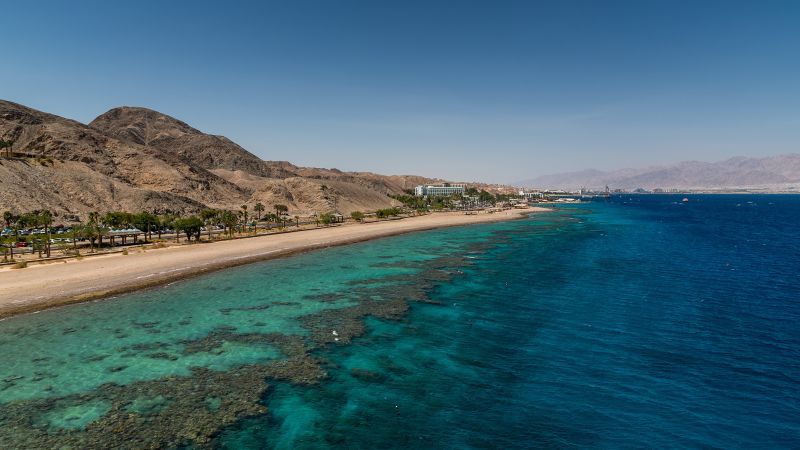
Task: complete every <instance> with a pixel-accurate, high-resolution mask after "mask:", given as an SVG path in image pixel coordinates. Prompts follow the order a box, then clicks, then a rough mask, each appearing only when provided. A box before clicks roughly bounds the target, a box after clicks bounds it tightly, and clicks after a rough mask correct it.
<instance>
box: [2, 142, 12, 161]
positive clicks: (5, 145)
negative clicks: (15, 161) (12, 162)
mask: <svg viewBox="0 0 800 450" xmlns="http://www.w3.org/2000/svg"><path fill="white" fill-rule="evenodd" d="M0 149H6V157H8V158H10V157H11V142H9V141H5V140H2V139H0Z"/></svg>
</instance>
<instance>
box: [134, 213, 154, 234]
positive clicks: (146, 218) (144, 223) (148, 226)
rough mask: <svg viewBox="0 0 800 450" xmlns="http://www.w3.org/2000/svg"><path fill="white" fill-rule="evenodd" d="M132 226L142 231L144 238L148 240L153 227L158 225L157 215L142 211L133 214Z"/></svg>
mask: <svg viewBox="0 0 800 450" xmlns="http://www.w3.org/2000/svg"><path fill="white" fill-rule="evenodd" d="M133 226H134V227H136V228H137V229H139V230H141V231H143V232H144V236H145V240H150V238H151V237H152V231H153V228H156V227H157V226H158V217H157V216H156V215H155V214H151V213H149V212H147V211H142V212H140V213H137V214H135V215H134V216H133Z"/></svg>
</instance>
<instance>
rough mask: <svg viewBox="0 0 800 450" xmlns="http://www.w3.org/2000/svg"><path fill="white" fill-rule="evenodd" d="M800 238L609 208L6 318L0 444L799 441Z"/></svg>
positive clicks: (778, 212) (653, 207)
mask: <svg viewBox="0 0 800 450" xmlns="http://www.w3.org/2000/svg"><path fill="white" fill-rule="evenodd" d="M684 197H686V199H687V201H684V199H683V198H684ZM798 224H800V196H790V195H678V196H675V195H622V196H612V197H610V198H607V199H597V200H593V201H588V202H583V203H580V204H573V205H559V206H555V207H554V210H553V211H552V212H548V213H535V214H532V215H530V216H529V217H526V218H523V219H520V220H516V221H509V222H502V223H493V224H484V225H473V226H463V227H454V228H447V229H439V230H433V231H425V232H418V233H412V234H407V235H402V236H396V237H391V238H385V239H379V240H374V241H370V242H364V243H358V244H353V245H348V246H342V247H335V248H329V249H323V250H318V251H312V252H308V253H305V254H300V255H296V256H293V257H289V258H285V259H280V260H273V261H266V262H261V263H256V264H251V265H247V266H241V267H237V268H232V269H228V270H223V271H219V272H216V273H212V274H208V275H204V276H200V277H196V278H191V279H188V280H185V281H181V282H176V283H173V284H170V285H167V286H162V287H158V288H154V289H150V290H145V291H140V292H136V293H132V294H128V295H123V296H119V297H115V298H111V299H104V300H101V301H96V302H92V303H86V304H80V305H73V306H68V307H63V308H58V309H52V310H48V311H43V312H41V313H38V314H30V315H25V316H19V317H14V318H10V319H7V320H4V321H1V322H0V357H1V358H0V448H3V449H14V448H20V449H32V448H75V449H78V448H81V449H84V448H111V447H113V448H150V447H154V448H155V447H159V448H186V449H189V448H192V449H193V448H219V449H259V448H276V449H290V448H291V449H296V448H299V449H305V448H308V449H320V448H323V449H324V448H331V449H335V448H368V449H374V448H390V449H391V448H404V449H405V448H414V449H417V448H420V449H427V448H431V449H442V448H445V449H450V448H452V449H461V448H464V449H466V448H499V449H510V448H609V449H619V448H726V449H727V448H747V449H750V448H798V447H800V325H799V324H798V320H799V319H800V275H799V274H800V237H798ZM28 270H30V269H28ZM52 288H53V289H58V286H53V287H52Z"/></svg>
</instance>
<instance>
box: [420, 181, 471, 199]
mask: <svg viewBox="0 0 800 450" xmlns="http://www.w3.org/2000/svg"><path fill="white" fill-rule="evenodd" d="M465 189H466V188H465V186H464V185H463V184H450V183H444V184H439V185H433V184H430V185H427V186H422V185H420V186H417V187H416V188H414V195H416V196H417V197H447V196H449V195H453V194H457V195H464V191H465Z"/></svg>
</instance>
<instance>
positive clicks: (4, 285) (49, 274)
mask: <svg viewBox="0 0 800 450" xmlns="http://www.w3.org/2000/svg"><path fill="white" fill-rule="evenodd" d="M541 211H549V210H548V209H546V208H536V207H531V208H528V209H514V210H507V211H502V212H496V213H493V214H488V213H480V214H474V215H465V214H463V213H455V212H453V213H433V214H429V215H425V216H419V217H410V218H405V219H402V220H391V221H382V222H374V223H364V224H347V225H341V226H335V227H327V228H317V229H313V230H305V231H299V232H295V233H283V234H275V235H267V236H258V237H252V238H247V239H235V240H227V241H219V242H213V243H200V244H195V245H181V246H173V247H167V248H161V249H148V250H147V251H145V252H141V251H138V250H132V251H131V252H130V253H129V254H128V255H122V254H120V253H116V254H110V255H101V256H94V257H87V258H83V259H80V260H79V259H69V260H65V261H67V262H64V261H58V262H51V263H47V264H31V265H29V266H28V267H27V268H25V269H16V270H15V269H10V268H4V269H2V270H0V318H4V317H8V316H12V315H15V314H21V313H26V312H34V311H39V310H42V309H46V308H50V307H54V306H61V305H66V304H70V303H78V302H84V301H89V300H94V299H99V298H103V297H108V296H111V295H116V294H120V293H123V292H129V291H133V290H137V289H143V288H147V287H151V286H156V285H160V284H165V283H168V282H171V281H175V280H178V279H182V278H186V277H189V276H193V275H197V274H201V273H206V272H210V271H213V270H219V269H222V268H225V267H232V266H236V265H241V264H247V263H250V262H255V261H260V260H265V259H271V258H277V257H281V256H286V255H291V254H294V253H298V252H303V251H308V250H313V249H317V248H324V247H331V246H335V245H343V244H348V243H352V242H359V241H365V240H369V239H376V238H380V237H386V236H392V235H396V234H402V233H409V232H413V231H422V230H429V229H434V228H441V227H448V226H458V225H469V224H476V223H485V222H496V221H502V220H511V219H515V218H519V217H521V215H527V214H529V213H532V212H541Z"/></svg>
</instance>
